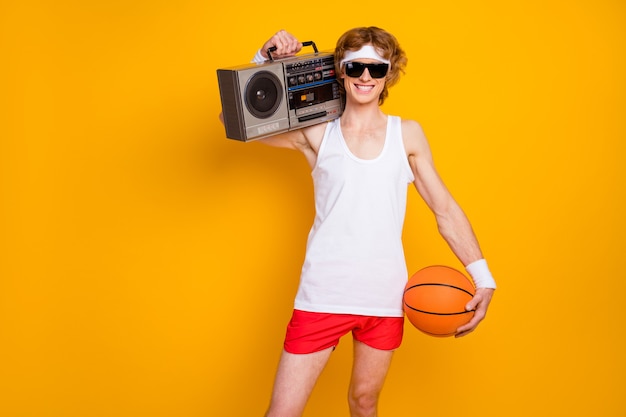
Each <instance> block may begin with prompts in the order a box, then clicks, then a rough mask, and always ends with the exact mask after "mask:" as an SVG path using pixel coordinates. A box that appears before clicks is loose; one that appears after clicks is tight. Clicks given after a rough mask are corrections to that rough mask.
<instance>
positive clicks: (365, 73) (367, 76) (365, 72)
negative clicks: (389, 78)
mask: <svg viewBox="0 0 626 417" xmlns="http://www.w3.org/2000/svg"><path fill="white" fill-rule="evenodd" d="M359 79H361V80H363V81H369V80H371V79H372V76H371V75H370V70H369V69H368V68H367V67H365V69H364V70H363V74H361V76H360V77H359Z"/></svg>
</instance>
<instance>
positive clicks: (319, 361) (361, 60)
mask: <svg viewBox="0 0 626 417" xmlns="http://www.w3.org/2000/svg"><path fill="white" fill-rule="evenodd" d="M270 47H275V48H276V50H275V52H273V54H272V55H273V57H275V58H284V57H288V56H293V55H295V54H296V53H297V52H298V51H300V49H301V48H302V44H301V43H300V42H299V41H298V40H297V38H295V37H294V36H293V35H291V34H290V33H288V32H286V31H279V32H278V33H276V34H275V35H274V36H272V37H271V38H270V39H269V40H268V41H267V42H266V43H265V44H264V45H263V47H262V48H261V49H260V50H259V52H257V56H256V57H255V61H257V62H262V61H263V60H264V59H265V58H267V56H266V51H267V49H268V48H270ZM406 62H407V59H406V56H405V53H404V51H403V50H402V49H401V48H400V46H399V44H398V42H397V40H396V38H395V37H394V36H393V35H391V34H390V33H388V32H386V31H384V30H382V29H379V28H376V27H362V28H355V29H352V30H349V31H348V32H346V33H345V34H343V35H342V36H341V37H340V39H339V40H338V42H337V46H336V49H335V66H336V73H337V77H338V81H339V83H340V84H341V85H342V87H343V89H342V90H343V93H344V94H345V98H346V106H345V110H344V112H343V113H342V115H341V117H340V118H338V119H336V120H333V121H331V122H327V123H321V124H317V125H313V126H309V127H306V128H302V129H298V130H293V131H289V132H285V133H281V134H278V135H275V136H272V137H269V138H264V139H260V141H261V142H264V143H266V144H268V145H272V146H278V147H284V148H291V149H294V150H298V151H300V152H302V154H303V155H304V156H305V158H306V160H307V162H308V163H309V165H310V167H311V169H312V176H313V180H314V188H315V205H316V216H315V220H314V224H313V227H312V228H311V232H310V234H309V238H308V242H307V251H306V256H305V261H304V265H303V267H302V275H301V277H300V286H299V288H298V293H297V295H296V300H295V306H294V312H293V316H292V319H291V321H290V322H289V325H288V327H287V334H286V337H285V344H284V350H283V353H282V356H281V359H280V362H279V365H278V370H277V374H276V380H275V383H274V390H273V393H272V398H271V403H270V407H269V409H268V411H267V414H266V417H288V416H301V415H302V413H303V410H304V407H305V405H306V402H307V400H308V398H309V396H310V394H311V391H312V390H313V387H314V385H315V382H316V381H317V379H318V377H319V375H320V373H321V372H322V370H323V368H324V366H325V364H326V362H327V361H328V359H329V357H330V354H331V352H332V351H333V349H334V347H335V346H336V345H337V343H339V338H340V337H342V336H343V335H345V334H347V333H348V332H352V334H353V339H354V363H353V370H352V377H351V382H350V387H349V395H348V400H349V406H350V413H351V416H352V417H357V416H358V417H365V416H367V417H373V416H376V415H377V405H378V397H379V394H380V392H381V390H382V387H383V383H384V380H385V377H386V375H387V371H388V369H389V366H390V363H391V358H392V355H393V351H394V350H395V349H396V348H398V347H399V346H400V343H401V340H402V329H403V317H404V314H403V311H402V293H403V289H404V285H405V284H406V280H407V269H406V262H405V258H404V252H403V248H402V241H401V238H402V227H403V222H404V215H405V210H406V195H407V186H408V184H409V183H413V184H414V186H415V187H416V189H417V191H418V192H419V194H420V195H421V196H422V198H423V199H424V201H425V202H426V204H427V205H428V207H429V208H430V209H431V210H432V211H433V213H434V214H435V217H436V220H437V225H438V228H439V231H440V233H441V235H442V237H443V238H444V239H445V240H446V242H447V243H448V244H449V246H450V248H451V249H452V251H453V252H454V254H455V255H456V256H457V257H458V258H459V260H460V261H461V262H462V263H463V265H465V266H466V267H467V270H468V272H469V273H470V275H471V276H472V278H473V279H474V282H475V285H476V287H477V290H476V295H475V296H474V298H473V299H472V300H471V301H470V302H469V303H468V305H467V306H466V308H467V309H468V310H473V309H476V312H475V314H474V317H473V319H472V320H471V321H470V322H469V323H468V324H466V325H464V326H462V327H460V328H459V329H458V332H457V334H456V336H457V337H460V336H464V335H466V334H468V333H470V332H472V331H473V330H474V329H475V328H476V327H477V326H478V324H479V323H480V321H482V320H483V318H484V317H485V314H486V312H487V308H488V306H489V303H490V301H491V298H492V295H493V292H494V289H495V282H494V280H493V278H492V276H491V274H490V272H489V269H488V267H487V265H486V262H485V260H484V259H483V256H482V253H481V250H480V247H479V244H478V241H477V239H476V237H475V235H474V232H473V231H472V227H471V225H470V223H469V221H468V219H467V217H466V216H465V214H464V213H463V211H462V210H461V208H460V207H459V205H458V204H457V203H456V202H455V200H454V199H453V197H452V196H451V194H450V193H449V191H448V190H447V188H446V186H445V185H444V183H443V182H442V180H441V178H440V177H439V175H438V173H437V171H436V170H435V167H434V164H433V159H432V156H431V151H430V147H429V145H428V142H427V140H426V137H425V136H424V133H423V131H422V129H421V127H420V125H419V124H418V123H417V122H415V121H412V120H402V119H400V118H399V117H396V116H388V115H386V114H384V113H383V112H382V110H381V108H380V105H381V104H382V103H383V102H384V100H385V99H386V98H387V96H388V88H389V87H391V86H392V85H394V84H395V83H396V82H397V81H398V79H399V76H400V74H401V73H402V72H403V71H404V67H405V65H406Z"/></svg>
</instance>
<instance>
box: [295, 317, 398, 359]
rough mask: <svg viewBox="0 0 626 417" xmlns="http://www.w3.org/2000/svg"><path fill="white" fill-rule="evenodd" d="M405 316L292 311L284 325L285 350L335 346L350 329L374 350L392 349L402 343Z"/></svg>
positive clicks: (302, 351)
mask: <svg viewBox="0 0 626 417" xmlns="http://www.w3.org/2000/svg"><path fill="white" fill-rule="evenodd" d="M403 331H404V317H372V316H359V315H353V314H329V313H312V312H309V311H302V310H294V311H293V315H292V317H291V321H290V322H289V324H288V325H287V335H286V336H285V345H284V346H285V350H286V351H287V352H289V353H313V352H318V351H320V350H323V349H326V348H329V347H331V346H337V345H338V344H339V339H340V338H341V337H342V336H344V335H346V334H347V333H349V332H352V336H353V337H354V339H355V340H358V341H359V342H362V343H365V344H366V345H368V346H371V347H373V348H375V349H381V350H394V349H397V348H398V347H399V346H400V343H401V342H402V334H403Z"/></svg>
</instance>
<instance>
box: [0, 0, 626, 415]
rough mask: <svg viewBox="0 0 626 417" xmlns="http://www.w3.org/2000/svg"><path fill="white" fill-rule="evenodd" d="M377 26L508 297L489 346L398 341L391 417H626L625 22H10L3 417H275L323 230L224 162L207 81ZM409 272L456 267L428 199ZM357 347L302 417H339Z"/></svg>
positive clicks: (231, 161) (264, 167) (264, 161)
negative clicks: (403, 68)
mask: <svg viewBox="0 0 626 417" xmlns="http://www.w3.org/2000/svg"><path fill="white" fill-rule="evenodd" d="M361 25H377V26H380V27H383V28H385V29H387V30H389V31H391V32H393V33H394V34H396V35H397V37H398V38H399V40H400V41H401V43H402V45H403V47H404V48H405V49H406V52H407V53H408V56H409V66H408V69H407V70H408V72H407V74H406V76H405V77H404V78H403V79H402V80H401V81H400V83H399V84H398V85H397V86H396V87H394V88H393V89H392V90H391V92H390V98H389V100H388V102H387V103H386V104H385V111H386V112H388V113H392V114H399V115H402V116H404V117H406V118H412V119H416V120H418V121H420V122H421V124H422V125H423V127H424V129H425V131H426V133H427V135H428V136H429V138H430V141H431V145H432V148H433V152H434V155H435V159H436V162H437V165H438V168H439V170H440V172H441V174H442V176H443V177H444V179H445V181H446V182H447V184H448V185H449V187H450V189H451V190H452V192H453V193H454V195H455V196H456V198H457V199H458V200H459V202H460V203H461V205H462V206H463V208H464V209H465V210H466V212H467V213H468V215H469V217H470V219H471V220H472V223H473V225H474V228H475V230H476V232H477V234H478V236H479V239H480V241H481V244H482V247H483V250H484V252H485V255H486V257H487V259H488V260H489V262H490V265H491V268H492V270H493V272H494V274H495V276H496V278H497V280H498V284H499V289H498V290H497V293H496V297H495V298H494V301H493V303H492V307H491V309H490V312H489V316H488V318H487V320H486V321H485V322H484V323H483V324H482V325H481V327H480V328H479V329H478V330H477V331H476V332H475V333H474V334H472V335H471V336H469V337H467V338H464V339H460V340H454V339H436V338H430V337H428V336H425V335H422V334H421V333H419V332H418V331H416V330H415V329H413V328H411V327H408V326H407V328H406V337H405V342H404V344H403V347H402V348H401V349H400V350H399V351H398V352H397V355H396V357H395V359H394V363H393V365H392V369H391V373H390V376H389V378H388V381H387V385H386V388H385V390H384V392H383V395H382V403H381V409H380V414H381V415H382V416H394V417H405V416H406V417H408V416H451V415H466V416H498V417H500V416H624V415H626V399H625V397H624V392H625V388H626V360H625V359H624V352H626V342H625V341H624V340H625V338H624V331H625V330H626V329H625V327H626V326H625V318H626V313H624V304H625V303H624V298H625V297H626V284H625V278H626V274H625V273H624V266H623V261H624V259H623V252H624V248H625V243H624V236H625V233H626V225H625V221H624V213H625V211H626V207H625V199H624V197H625V194H626V192H625V188H626V187H625V178H626V163H624V157H625V156H626V153H625V150H626V145H625V141H626V118H625V116H626V91H625V90H626V88H625V87H626V82H625V80H626V77H625V74H626V59H625V57H626V53H625V51H626V4H625V3H624V2H623V1H617V0H614V1H609V0H599V1H593V2H591V1H582V0H577V1H550V0H548V1H545V0H542V1H539V0H530V1H525V2H510V3H509V2H503V1H495V0H478V1H459V2H436V1H428V2H417V3H415V2H413V3H411V5H410V6H397V5H396V4H395V3H388V2H387V3H385V2H380V1H369V0H363V1H359V2H356V3H355V2H339V3H332V4H320V3H307V4H304V3H294V2H289V3H286V2H285V3H282V4H279V5H276V4H275V3H271V2H270V3H264V4H262V3H260V2H254V1H248V0H244V1H241V2H236V1H232V2H212V1H207V0H205V1H195V0H188V1H173V2H165V1H156V2H155V1H130V2H128V1H106V2H105V1H100V2H98V1H92V2H81V1H59V2H52V1H28V0H26V1H13V2H3V3H2V5H1V6H0V42H1V44H0V48H1V61H2V63H1V65H0V74H1V78H0V80H1V81H0V100H1V101H0V106H1V112H0V114H1V116H0V181H1V182H0V214H1V216H0V246H1V253H0V415H1V416H2V417H4V416H6V417H31V416H32V417H52V416H55V417H56V416H62V417H74V416H80V417H87V416H89V417H100V416H103V417H104V416H107V417H109V416H111V417H113V416H115V417H126V416H128V417H131V416H132V417H143V416H146V417H174V416H176V417H178V416H185V417H194V416H242V417H244V416H245V417H249V416H260V415H262V413H263V411H264V410H265V407H266V405H267V401H268V398H269V394H270V390H271V384H272V379H273V375H274V370H275V367H276V363H277V360H278V355H279V352H280V349H281V346H282V338H283V334H284V326H285V324H286V321H287V319H288V318H289V314H290V312H291V307H292V298H293V295H294V291H295V288H296V285H297V279H298V273H299V270H300V265H301V261H302V256H303V250H304V242H305V238H306V234H307V232H308V229H309V226H310V223H311V221H312V216H313V211H312V196H311V193H312V188H311V184H310V176H309V172H308V169H307V166H306V163H305V161H304V159H303V158H302V157H301V156H300V155H298V154H297V153H293V152H290V151H286V150H277V149H272V148H267V147H264V146H262V145H260V144H255V143H245V144H244V143H240V142H237V141H232V140H227V139H226V138H225V134H224V130H223V127H222V125H221V124H220V123H219V122H218V119H217V114H218V112H219V111H220V102H219V92H218V88H217V77H216V74H215V70H216V69H217V68H220V67H225V66H232V65H238V64H242V63H245V62H248V61H249V60H250V58H251V57H252V55H253V54H254V52H255V51H256V49H257V48H258V47H259V46H261V44H262V42H263V41H265V40H266V39H267V38H268V37H269V36H271V35H272V34H273V33H274V32H275V31H276V30H278V29H281V28H284V29H287V30H289V31H291V32H293V33H295V34H296V35H297V36H298V37H299V38H300V39H301V40H314V41H315V42H316V44H317V45H318V47H320V49H331V48H332V47H334V43H335V40H336V38H337V37H338V36H339V35H340V34H341V33H343V32H344V31H345V30H347V29H349V28H351V27H354V26H361ZM404 238H405V244H406V252H407V262H408V266H409V270H410V271H415V270H417V269H419V268H421V267H423V266H426V265H429V264H436V263H445V264H448V265H451V266H455V267H459V265H458V261H457V260H456V259H455V258H454V257H453V256H452V254H451V253H450V251H449V249H448V248H447V247H446V245H445V243H444V242H443V241H442V240H441V238H440V237H439V236H438V234H437V232H436V227H435V224H434V221H433V217H432V215H431V214H430V213H429V212H428V210H427V209H426V208H425V207H424V204H423V203H422V201H421V200H420V199H419V196H417V194H416V193H415V191H414V190H413V189H411V190H410V197H409V207H408V214H407V221H406V226H405V234H404ZM350 345H351V343H350V341H349V340H347V339H346V340H343V341H342V343H341V344H340V345H339V347H338V349H337V351H336V352H335V353H334V355H333V357H332V358H331V361H330V363H329V365H328V368H327V369H326V372H325V373H324V374H323V376H322V378H321V380H320V384H319V385H318V387H317V388H316V390H315V392H314V394H313V397H312V398H311V402H310V404H309V407H308V409H307V411H306V413H305V416H307V417H314V416H322V415H323V416H329V417H334V416H345V415H347V406H346V401H345V396H346V394H345V393H346V387H347V383H348V377H349V368H350V359H351V348H350Z"/></svg>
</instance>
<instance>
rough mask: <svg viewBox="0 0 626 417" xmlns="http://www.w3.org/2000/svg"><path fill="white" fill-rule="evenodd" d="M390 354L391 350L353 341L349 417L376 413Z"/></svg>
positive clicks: (362, 416) (367, 416) (374, 415)
mask: <svg viewBox="0 0 626 417" xmlns="http://www.w3.org/2000/svg"><path fill="white" fill-rule="evenodd" d="M392 356H393V351H392V350H379V349H375V348H372V347H370V346H368V345H366V344H364V343H361V342H359V341H357V340H355V341H354V365H353V368H352V378H351V380H350V389H349V391H348V403H349V405H350V416H351V417H376V416H377V415H378V397H379V396H380V392H381V391H382V389H383V384H384V383H385V377H386V376H387V371H388V370H389V366H390V365H391V357H392Z"/></svg>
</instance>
